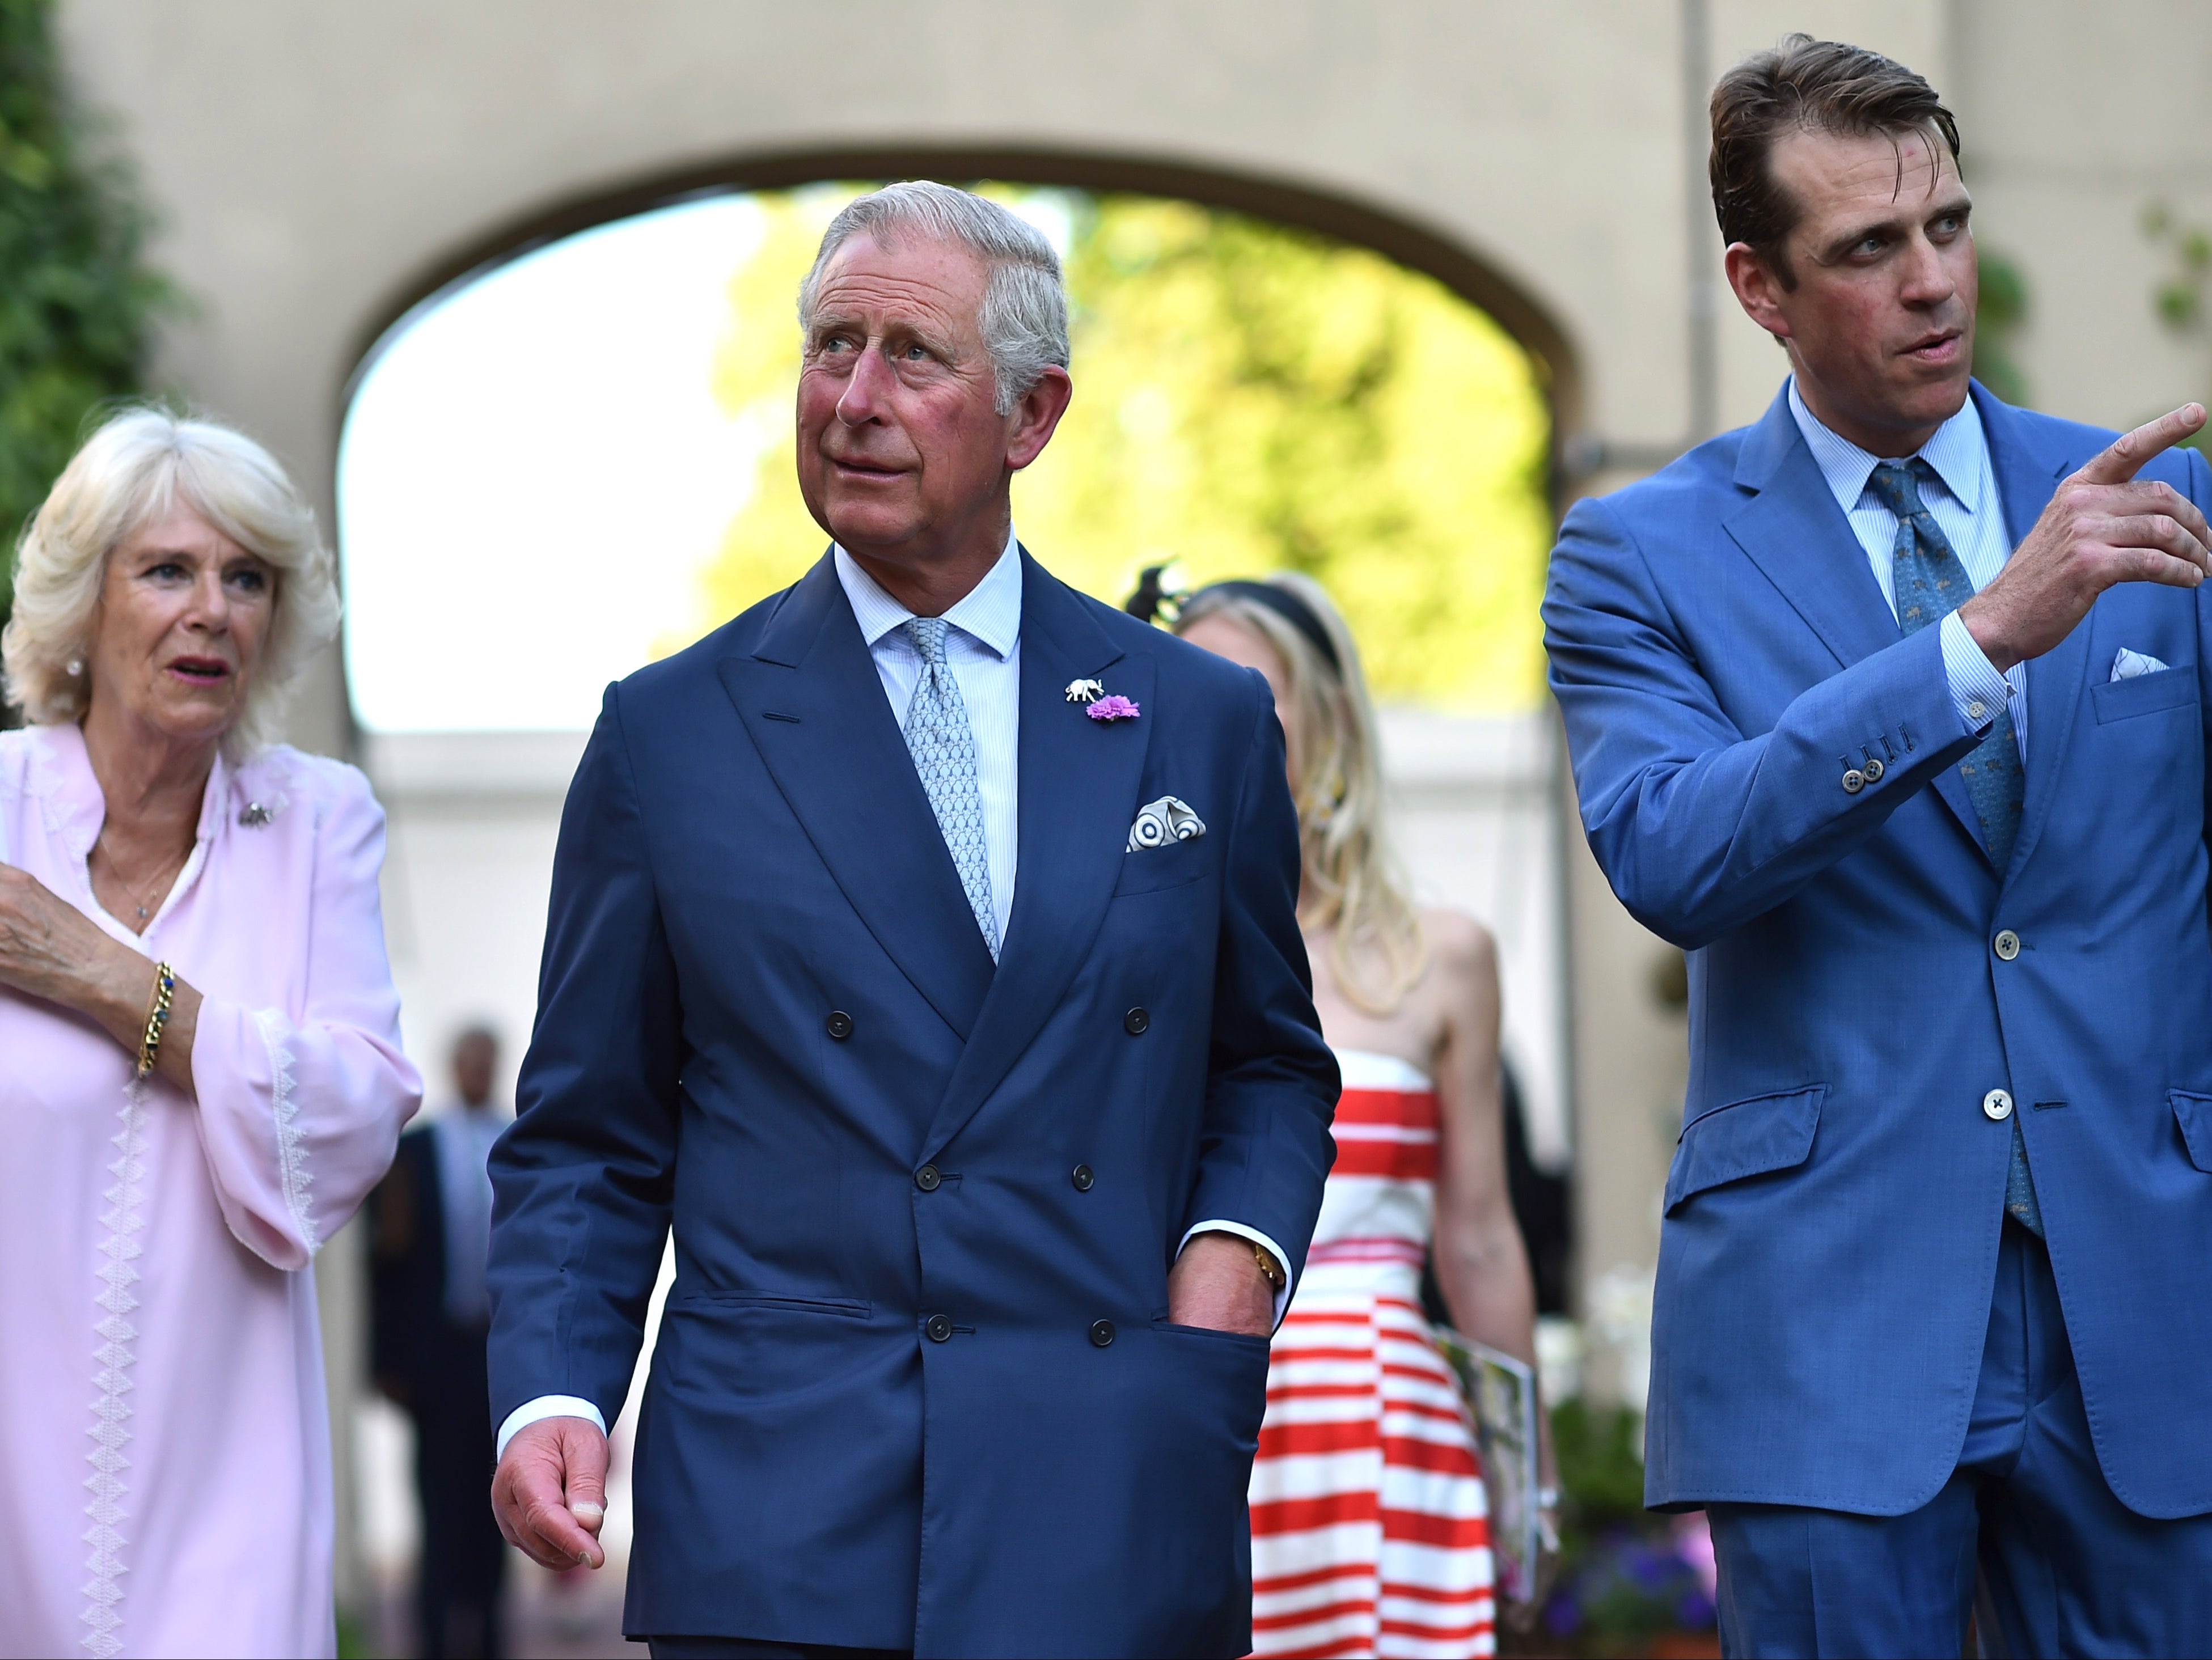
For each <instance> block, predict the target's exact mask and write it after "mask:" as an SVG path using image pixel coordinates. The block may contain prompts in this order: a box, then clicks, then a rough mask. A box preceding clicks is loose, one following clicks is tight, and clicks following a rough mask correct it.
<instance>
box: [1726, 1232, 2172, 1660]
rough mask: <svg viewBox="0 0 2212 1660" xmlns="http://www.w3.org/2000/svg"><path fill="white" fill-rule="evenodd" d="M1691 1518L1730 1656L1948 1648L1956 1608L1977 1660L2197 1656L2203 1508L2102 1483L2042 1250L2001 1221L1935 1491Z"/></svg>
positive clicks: (1956, 1629)
mask: <svg viewBox="0 0 2212 1660" xmlns="http://www.w3.org/2000/svg"><path fill="white" fill-rule="evenodd" d="M2143 1341H2145V1342H2146V1343H2155V1342H2156V1341H2158V1334H2157V1333H2155V1332H2145V1333H2144V1334H2143ZM1707 1512H1708V1519H1709V1520H1710V1521H1711V1524H1712V1533H1713V1554H1714V1556H1715V1558H1716V1559H1717V1562H1718V1564H1719V1568H1720V1598H1719V1601H1720V1627H1721V1652H1722V1653H1723V1654H1725V1655H1728V1656H1730V1657H1735V1656H1753V1655H1757V1656H1766V1655H1777V1656H1781V1655H1787V1656H1792V1657H1796V1656H1808V1655H1852V1656H1887V1655H1902V1656H1924V1655H1944V1656H1948V1655H1955V1654H1957V1653H1959V1652H1960V1649H1961V1646H1962V1645H1963V1643H1964V1640H1965V1638H1966V1620H1967V1615H1968V1614H1969V1613H1970V1612H1972V1613H1973V1614H1975V1615H1976V1621H1975V1627H1976V1634H1977V1636H1978V1639H1979V1643H1980V1646H1981V1651H1982V1652H1983V1653H1984V1654H1985V1655H2148V1656H2155V1655H2212V1516H2192V1517H2183V1518H2181V1519H2180V1520H2178V1521H2170V1522H2154V1521H2151V1520H2149V1519H2148V1518H2147V1517H2141V1516H2137V1515H2136V1513H2135V1512H2134V1511H2130V1510H2129V1509H2128V1508H2127V1506H2125V1505H2123V1504H2121V1503H2120V1501H2119V1500H2118V1499H2115V1498H2114V1497H2113V1496H2112V1489H2111V1488H2110V1487H2106V1485H2105V1477H2104V1473H2103V1472H2102V1471H2101V1470H2100V1469H2099V1468H2098V1467H2097V1455H2096V1450H2095V1449H2094V1448H2093V1446H2092V1445H2091V1444H2090V1440H2089V1424H2088V1420H2087V1416H2086V1414H2084V1412H2083V1409H2082V1404H2081V1383H2080V1381H2079V1380H2078V1379H2077V1378H2076V1377H2075V1373H2074V1352H2073V1349H2072V1348H2071V1347H2070V1346H2069V1344H2068V1342H2067V1340H2066V1326H2065V1322H2064V1320H2063V1318H2062V1316H2061V1315H2060V1312H2059V1307H2058V1288H2057V1284H2056V1283H2055V1282H2054V1281H2053V1280H2052V1279H2051V1258H2050V1256H2048V1254H2046V1252H2045V1250H2044V1247H2043V1243H2042V1241H2040V1240H2039V1239H2038V1238H2036V1237H2034V1236H2033V1234H2031V1233H2029V1232H2027V1231H2026V1230H2025V1229H2023V1228H2021V1227H2020V1226H2019V1225H2017V1224H2015V1223H2014V1222H2012V1221H2010V1220H2008V1221H2007V1222H2006V1223H2005V1224H2004V1243H2003V1246H2002V1250H2001V1252H2000V1255H1999V1256H1998V1260H1997V1278H1996V1297H1995V1298H1994V1300H1993V1301H1992V1303H1991V1304H1990V1330H1989V1339H1988V1342H1987V1345H1986V1347H1984V1351H1983V1354H1982V1375H1981V1379H1980V1383H1979V1384H1978V1388H1977V1389H1976V1391H1975V1395H1974V1408H1973V1415H1972V1421H1971V1422H1970V1423H1969V1425H1968V1427H1967V1430H1966V1445H1965V1447H1964V1449H1963V1450H1961V1451H1960V1456H1959V1466H1958V1468H1957V1469H1956V1470H1955V1471H1954V1472H1953V1474H1952V1476H1951V1479H1950V1480H1949V1481H1948V1482H1946V1483H1945V1484H1944V1486H1943V1488H1942V1491H1941V1492H1940V1493H1937V1494H1936V1497H1935V1498H1934V1499H1930V1500H1929V1502H1928V1503H1927V1504H1925V1505H1922V1506H1921V1508H1919V1509H1918V1510H1917V1511H1909V1512H1908V1513H1906V1514H1905V1515H1903V1516H1855V1515H1851V1514H1849V1513H1847V1512H1844V1511H1824V1510H1807V1509H1800V1508H1798V1507H1796V1506H1794V1505H1709V1506H1708V1507H1707ZM1977 1579H1978V1590H1977Z"/></svg>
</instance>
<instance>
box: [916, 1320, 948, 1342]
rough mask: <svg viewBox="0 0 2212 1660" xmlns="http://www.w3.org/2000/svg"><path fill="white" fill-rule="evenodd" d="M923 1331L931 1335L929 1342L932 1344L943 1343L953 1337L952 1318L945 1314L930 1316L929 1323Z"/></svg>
mask: <svg viewBox="0 0 2212 1660" xmlns="http://www.w3.org/2000/svg"><path fill="white" fill-rule="evenodd" d="M922 1329H923V1330H924V1331H926V1332H927V1333H928V1334H929V1341H931V1342H933V1343H942V1342H944V1341H946V1340H947V1339H948V1338H950V1337H951V1335H952V1319H951V1316H950V1315H944V1314H933V1315H931V1316H929V1323H928V1324H927V1325H926V1326H924V1327H923V1328H922Z"/></svg>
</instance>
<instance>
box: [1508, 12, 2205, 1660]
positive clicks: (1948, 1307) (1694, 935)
mask: <svg viewBox="0 0 2212 1660" xmlns="http://www.w3.org/2000/svg"><path fill="white" fill-rule="evenodd" d="M1712 125H1713V151H1712V180H1713V196H1714V203H1715V206H1716V208H1717V211H1718V216H1719V219H1720V225H1721V233H1722V236H1723V240H1724V241H1725V242H1726V243H1727V244H1728V253H1727V265H1728V274H1729V282H1730V283H1731V285H1732V286H1733V288H1734V289H1735V294H1736V295H1737V298H1738V299H1739V301H1741V304H1742V306H1743V307H1744V310H1745V311H1746V312H1747V313H1748V314H1749V315H1750V316H1751V318H1752V319H1753V320H1754V321H1755V322H1757V323H1758V324H1759V325H1760V326H1761V327H1763V328H1765V329H1766V330H1767V331H1769V332H1770V333H1771V334H1772V335H1773V336H1774V337H1776V338H1777V339H1778V340H1779V341H1780V342H1781V343H1782V344H1784V346H1785V347H1786V348H1787V349H1788V352H1789V357H1790V379H1789V380H1788V382H1787V383H1786V384H1785V386H1784V389H1783V392H1782V394H1781V395H1780V396H1779V397H1778V398H1776V399H1775V402H1774V404H1773V406H1772V407H1771V409H1770V410H1768V411H1767V413H1766V415H1765V418H1763V419H1762V420H1761V421H1759V423H1757V424H1756V425H1754V426H1752V427H1749V428H1747V429H1743V430H1741V431H1739V432H1734V433H1729V434H1728V435H1725V436H1723V437H1721V438H1718V439H1716V440H1714V441H1711V443H1708V444H1705V445H1704V446H1702V447H1699V448H1698V449H1696V450H1693V451H1692V452H1691V453H1689V454H1688V455H1686V456H1685V457H1684V458H1683V459H1681V460H1680V461H1678V462H1676V463H1675V464H1674V465H1672V466H1669V467H1668V468H1667V469H1665V470H1664V471H1662V472H1660V473H1659V474H1657V475H1656V477H1651V478H1650V479H1647V480H1645V481H1644V482H1643V483H1638V484H1636V485H1634V486H1632V487H1631V488H1630V489H1626V490H1623V491H1621V492H1620V493H1619V494H1618V495H1615V496H1609V497H1607V498H1605V499H1603V500H1595V501H1585V502H1581V503H1579V504H1577V506H1576V507H1575V508H1574V509H1573V511H1572V512H1571V513H1570V514H1568V516H1567V520H1566V523H1565V526H1564V527H1563V529H1562V531H1561V533H1560V538H1559V546H1558V549H1557V550H1556V551H1555V552H1554V554H1553V561H1552V569H1551V578H1550V585H1549V591H1548V593H1547V598H1546V601H1545V619H1546V625H1547V640H1548V643H1549V648H1550V652H1551V664H1552V670H1551V673H1552V684H1553V689H1554V690H1555V691H1556V693H1557V695H1558V696H1559V702H1560V705H1561V707H1562V708H1563V709H1564V710H1565V717H1566V723H1567V732H1568V738H1569V741H1570V744H1571V748H1572V751H1573V757H1574V767H1575V780H1576V785H1577V791H1578V793H1579V797H1580V802H1581V811H1582V817H1583V825H1584V828H1585V829H1586V830H1587V831H1588V832H1589V842H1590V847H1591V849H1592V851H1593V852H1594V853H1595V854H1596V857H1597V860H1598V862H1599V863H1600V865H1601V866H1602V867H1603V868H1604V870H1605V872H1606V873H1607V878H1608V879H1610V881H1611V882H1612V884H1613V890H1614V891H1615V892H1616V893H1617V894H1619V895H1620V898H1621V900H1622V902H1623V903H1626V905H1627V906H1628V908H1629V909H1630V910H1631V911H1632V912H1633V913H1634V914H1635V915H1636V916H1637V917H1638V919H1639V920H1640V921H1643V922H1644V924H1645V925H1646V926H1647V927H1650V928H1651V929H1653V930H1654V931H1655V932H1656V933H1660V934H1661V935H1662V936H1664V937H1665V938H1667V939H1670V940H1673V941H1674V943H1676V944H1677V945H1679V946H1681V947H1683V949H1684V950H1685V951H1686V952H1687V953H1688V955H1689V965H1690V993H1691V1004H1690V1055H1691V1061H1690V1079H1689V1088H1688V1099H1687V1102H1686V1108H1685V1112H1684V1125H1683V1130H1682V1134H1681V1140H1680V1144H1679V1146H1678V1147H1677V1149H1676V1152H1675V1155H1674V1165H1673V1169H1672V1171H1670V1173H1669V1175H1668V1183H1667V1188H1666V1195H1665V1201H1664V1204H1665V1221H1664V1225H1663V1229H1662V1238H1661V1244H1660V1262H1659V1280H1658V1290H1657V1301H1656V1308H1655V1310H1654V1316H1653V1338H1652V1375H1651V1397H1650V1416H1649V1420H1648V1447H1647V1460H1646V1488H1645V1491H1646V1497H1647V1499H1648V1501H1649V1502H1650V1503H1651V1504H1653V1505H1662V1506H1668V1507H1674V1508H1685V1509H1687V1508H1698V1507H1703V1508H1704V1509H1705V1510H1706V1511H1708V1512H1709V1515H1710V1517H1711V1523H1712V1533H1713V1540H1714V1544H1715V1548H1716V1551H1717V1558H1718V1562H1719V1567H1720V1592H1721V1595H1720V1603H1721V1635H1722V1644H1723V1650H1724V1651H1725V1652H1728V1653H1730V1654H1740V1655H1753V1654H1756V1655H1814V1654H1820V1655H1936V1654H1956V1653H1958V1652H1959V1651H1960V1642H1961V1639H1962V1637H1963V1635H1964V1633H1965V1629H1966V1623H1967V1619H1968V1615H1969V1611H1970V1608H1972V1607H1973V1606H1974V1602H1975V1597H1976V1588H1977V1582H1979V1584H1980V1588H1981V1600H1980V1603H1979V1610H1978V1611H1979V1620H1980V1624H1979V1630H1980V1633H1981V1636H1982V1639H1983V1641H1984V1644H1985V1645H1986V1646H1985V1647H1984V1652H2008V1653H2015V1654H2086V1653H2099V1654H2119V1653H2127V1654H2145V1655H2148V1654H2204V1653H2212V1515H2208V1512H2212V1294H2208V1291H2212V941H2209V940H2208V929H2207V913H2206V823H2207V819H2206V783H2207V771H2206V708H2207V705H2208V702H2212V678H2208V677H2212V651H2208V649H2207V648H2208V644H2212V641H2208V634H2212V590H2208V589H2206V588H2204V587H2201V586H2200V584H2202V583H2203V578H2204V575H2205V573H2206V571H2207V569H2212V560H2208V554H2207V543H2208V540H2212V533H2208V531H2207V527H2206V523H2205V518H2204V512H2203V509H2204V508H2205V506H2206V505H2207V504H2208V503H2212V473H2208V471H2207V468H2206V466H2205V464H2204V461H2203V459H2202V458H2201V457H2199V456H2197V454H2195V453H2191V452H2188V451H2174V450H2170V449H2169V448H2168V446H2170V445H2172V444H2173V443H2174V442H2175V441H2177V440H2179V439H2180V438H2183V437H2185V436H2186V435H2189V434H2191V433H2192V432H2194V431H2196V430H2197V429H2198V428H2199V427H2201V426H2202V425H2203V420H2204V411H2203V410H2202V409H2201V408H2198V407H2197V406H2196V405H2194V404H2191V405H2190V406H2188V407H2187V408H2186V409H2184V410H2177V411H2176V412H2175V413H2174V414H2172V415H2170V416H2168V417H2165V418H2164V419H2163V420H2160V421H2158V422H2154V423H2152V424H2151V425H2149V426H2148V427H2145V428H2142V429H2139V430H2137V431H2136V432H2133V433H2130V434H2129V435H2127V436H2125V437H2124V438H2121V439H2119V440H2118V441H2113V439H2112V435H2111V434H2109V433H2102V432H2096V431H2093V430H2091V429H2087V428H2083V427H2079V426H2075V425H2072V424H2070V423H2065V422H2061V421H2056V420H2051V419H2049V418H2047V417H2042V416H2038V415H2032V414H2029V413H2027V412H2026V411H2024V410H2015V409H2012V408H2008V407H2007V406H2006V405H2005V404H2002V403H2001V402H1999V401H1998V400H1997V399H1996V398H1992V397H1991V396H1990V394H1989V392H1987V391H1986V390H1985V389H1984V388H1983V387H1982V386H1979V385H1978V384H1977V383H1973V382H1972V381H1971V380H1970V379H1969V373H1970V365H1971V362H1972V344H1973V325H1974V298H1975V277H1976V272H1975V260H1974V248H1973V239H1972V234H1971V231H1970V229H1969V226H1968V219H1969V215H1970V212H1971V210H1972V203H1971V200H1970V198H1969V197H1968V195H1967V192H1966V188H1965V185H1963V183H1962V182H1961V181H1960V176H1959V171H1958V165H1957V161H1958V151H1959V140H1958V130H1957V126H1956V124H1955V123H1954V121H1953V119H1952V118H1951V116H1950V114H1949V112H1948V111H1947V110H1945V109H1944V107H1943V106H1942V104H1941V103H1940V102H1939V101H1938V100H1937V99H1936V94H1935V93H1934V92H1933V91H1932V90H1931V89H1930V88H1929V86H1928V84H1927V83H1926V82H1924V81H1923V80H1922V79H1921V78H1920V77H1919V76H1916V75H1914V74H1912V73H1911V71H1910V70H1906V69H1905V68H1903V67H1902V66H1900V65H1899V64H1894V63H1892V62H1890V61H1889V60H1887V59H1886V58H1881V57H1879V56H1877V55H1876V54H1875V53H1872V52H1864V51H1861V50H1859V49H1857V48H1856V47H1850V46H1839V45H1835V44H1832V43H1826V42H1818V41H1813V40H1808V39H1806V38H1805V37H1803V36H1796V37H1792V38H1791V39H1790V40H1787V41H1785V42H1784V43H1783V45H1782V46H1780V47H1779V48H1778V50H1776V51H1774V52H1767V53H1763V54H1760V55H1759V56H1758V57H1755V58H1751V59H1749V60H1747V62H1746V63H1744V64H1741V65H1739V66H1738V67H1737V68H1736V69H1735V70H1732V71H1730V72H1729V75H1727V76H1724V77H1723V80H1722V81H1721V82H1720V84H1719V86H1718V87H1717V88H1716V90H1715V92H1714V94H1713V100H1712Z"/></svg>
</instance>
